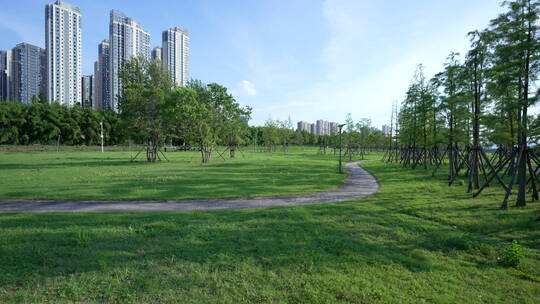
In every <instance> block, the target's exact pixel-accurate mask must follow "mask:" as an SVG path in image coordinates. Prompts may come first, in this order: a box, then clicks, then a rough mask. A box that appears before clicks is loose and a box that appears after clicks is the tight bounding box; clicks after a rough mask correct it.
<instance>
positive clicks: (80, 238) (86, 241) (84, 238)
mask: <svg viewBox="0 0 540 304" xmlns="http://www.w3.org/2000/svg"><path fill="white" fill-rule="evenodd" d="M77 245H78V246H79V247H88V245H90V236H89V235H88V233H87V232H85V231H79V233H77Z"/></svg>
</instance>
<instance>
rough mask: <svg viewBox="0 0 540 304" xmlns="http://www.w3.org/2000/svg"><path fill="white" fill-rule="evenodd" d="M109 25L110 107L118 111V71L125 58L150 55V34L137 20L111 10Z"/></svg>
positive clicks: (119, 89) (119, 90)
mask: <svg viewBox="0 0 540 304" xmlns="http://www.w3.org/2000/svg"><path fill="white" fill-rule="evenodd" d="M110 18H111V19H110V25H109V43H110V56H109V70H110V71H109V75H110V78H109V82H110V83H109V88H110V89H109V94H110V103H111V104H110V108H111V109H112V110H114V111H118V98H119V94H120V92H121V88H120V85H121V84H120V77H119V72H120V70H121V69H122V65H123V64H124V62H125V61H126V60H129V59H130V58H132V57H134V56H143V57H145V58H149V56H150V34H149V33H148V32H147V31H146V30H144V29H143V28H142V27H141V26H140V25H139V23H138V22H137V21H135V20H133V19H131V18H129V17H127V16H126V15H124V14H123V13H122V12H119V11H116V10H112V11H111V14H110Z"/></svg>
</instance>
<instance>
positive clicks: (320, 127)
mask: <svg viewBox="0 0 540 304" xmlns="http://www.w3.org/2000/svg"><path fill="white" fill-rule="evenodd" d="M338 125H339V124H338V123H337V122H328V121H326V120H317V121H316V122H315V123H314V124H312V123H309V122H305V121H299V122H298V124H297V130H298V131H306V132H309V133H311V134H315V135H319V136H322V135H332V134H336V133H337V132H338Z"/></svg>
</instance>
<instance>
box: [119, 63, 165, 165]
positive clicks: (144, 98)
mask: <svg viewBox="0 0 540 304" xmlns="http://www.w3.org/2000/svg"><path fill="white" fill-rule="evenodd" d="M120 79H121V81H122V85H121V88H122V89H121V92H122V94H121V96H120V99H119V110H120V115H121V116H122V118H123V119H124V121H125V122H126V124H127V128H128V130H130V131H131V133H133V134H134V135H136V136H140V137H141V138H143V139H144V141H145V146H146V159H147V161H148V162H155V161H156V159H157V157H158V147H159V145H160V144H161V143H162V141H163V140H164V138H165V134H166V130H167V126H166V120H165V119H164V117H165V116H166V113H165V106H164V104H165V97H166V96H167V95H168V94H169V92H170V90H171V89H172V81H171V79H170V76H169V73H168V71H167V70H166V69H165V68H164V66H163V65H162V64H161V63H160V62H159V61H157V60H152V61H149V60H147V59H145V58H143V57H136V58H132V59H130V60H129V61H127V62H125V63H124V65H123V67H122V70H121V71H120Z"/></svg>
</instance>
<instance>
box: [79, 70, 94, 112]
mask: <svg viewBox="0 0 540 304" xmlns="http://www.w3.org/2000/svg"><path fill="white" fill-rule="evenodd" d="M81 96H82V105H83V106H84V107H88V108H93V107H94V75H84V76H83V77H82V94H81Z"/></svg>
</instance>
